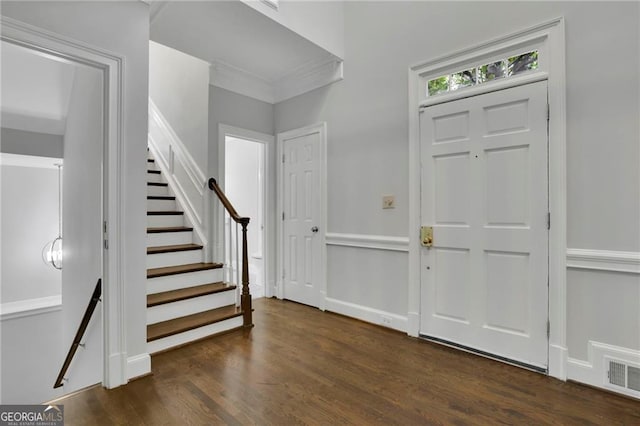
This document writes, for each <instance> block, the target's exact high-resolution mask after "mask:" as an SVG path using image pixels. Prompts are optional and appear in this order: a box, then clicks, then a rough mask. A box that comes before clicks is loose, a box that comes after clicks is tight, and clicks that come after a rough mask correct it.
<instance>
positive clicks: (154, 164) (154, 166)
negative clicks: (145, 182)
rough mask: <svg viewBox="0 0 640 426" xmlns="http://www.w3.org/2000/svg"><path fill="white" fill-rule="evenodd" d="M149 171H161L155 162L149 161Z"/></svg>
mask: <svg viewBox="0 0 640 426" xmlns="http://www.w3.org/2000/svg"><path fill="white" fill-rule="evenodd" d="M147 170H160V169H159V167H158V165H157V164H156V162H155V161H154V162H153V163H149V162H148V161H147Z"/></svg>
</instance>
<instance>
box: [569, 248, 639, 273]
mask: <svg viewBox="0 0 640 426" xmlns="http://www.w3.org/2000/svg"><path fill="white" fill-rule="evenodd" d="M567 268H571V269H589V270H598V271H612V272H628V273H632V274H640V252H633V251H612V250H586V249H575V248H570V249H567Z"/></svg>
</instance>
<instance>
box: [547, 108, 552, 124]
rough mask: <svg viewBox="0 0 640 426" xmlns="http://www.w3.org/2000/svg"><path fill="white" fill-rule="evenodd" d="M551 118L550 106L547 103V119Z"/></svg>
mask: <svg viewBox="0 0 640 426" xmlns="http://www.w3.org/2000/svg"><path fill="white" fill-rule="evenodd" d="M550 118H551V107H550V106H549V104H547V121H549V119H550Z"/></svg>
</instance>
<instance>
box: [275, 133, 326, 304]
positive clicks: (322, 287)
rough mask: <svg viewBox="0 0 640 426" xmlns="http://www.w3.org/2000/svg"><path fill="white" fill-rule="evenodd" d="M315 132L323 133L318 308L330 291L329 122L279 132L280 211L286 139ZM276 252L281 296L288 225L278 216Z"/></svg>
mask: <svg viewBox="0 0 640 426" xmlns="http://www.w3.org/2000/svg"><path fill="white" fill-rule="evenodd" d="M314 133H319V134H320V218H319V220H318V228H319V235H317V238H320V246H321V249H320V271H321V272H320V273H321V275H322V276H321V277H320V283H319V291H320V298H321V300H319V301H318V304H319V306H318V308H320V309H321V310H324V308H325V306H326V295H327V244H326V234H327V231H326V229H327V123H326V122H321V123H318V124H313V125H311V126H306V127H301V128H298V129H293V130H289V131H286V132H282V133H278V135H277V141H278V143H277V145H278V146H277V149H278V151H277V155H276V163H277V169H276V174H277V189H276V193H277V199H278V204H277V209H278V210H277V213H276V215H279V214H280V213H281V212H284V175H283V174H284V167H283V163H282V162H281V161H280V159H281V158H282V156H283V155H284V142H285V140H287V139H291V138H296V137H302V136H305V135H312V134H314ZM276 223H277V225H276V233H277V239H276V253H278V266H277V270H276V297H277V298H279V299H283V298H284V281H283V279H282V275H283V271H284V227H283V221H281V220H276Z"/></svg>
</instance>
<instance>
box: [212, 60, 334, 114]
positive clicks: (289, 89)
mask: <svg viewBox="0 0 640 426" xmlns="http://www.w3.org/2000/svg"><path fill="white" fill-rule="evenodd" d="M343 78H344V72H343V61H342V60H341V59H339V58H337V57H335V56H333V55H328V56H326V57H323V58H321V59H319V60H314V61H310V62H308V63H305V64H302V65H301V66H300V67H298V68H296V69H294V70H293V71H291V72H290V73H289V74H287V75H285V76H283V77H282V78H280V79H278V80H276V81H270V80H267V79H264V78H262V77H260V76H257V75H255V74H253V73H251V72H249V71H246V70H243V69H241V68H238V67H236V66H233V65H230V64H227V63H224V62H222V61H217V62H214V63H213V64H211V68H210V74H209V84H210V85H212V86H216V87H221V88H223V89H226V90H229V91H232V92H235V93H239V94H241V95H244V96H249V97H250V98H254V99H257V100H259V101H263V102H267V103H270V104H276V103H278V102H282V101H285V100H287V99H291V98H293V97H295V96H298V95H301V94H303V93H307V92H310V91H311V90H314V89H317V88H319V87H323V86H326V85H328V84H331V83H335V82H336V81H340V80H342V79H343Z"/></svg>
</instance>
